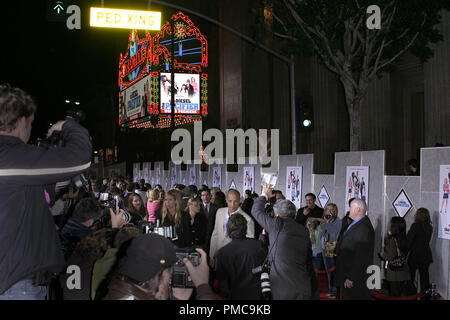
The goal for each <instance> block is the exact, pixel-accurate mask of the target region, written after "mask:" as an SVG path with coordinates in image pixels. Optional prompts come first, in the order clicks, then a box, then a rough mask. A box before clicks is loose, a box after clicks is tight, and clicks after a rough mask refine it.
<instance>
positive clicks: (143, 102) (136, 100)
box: [119, 76, 149, 123]
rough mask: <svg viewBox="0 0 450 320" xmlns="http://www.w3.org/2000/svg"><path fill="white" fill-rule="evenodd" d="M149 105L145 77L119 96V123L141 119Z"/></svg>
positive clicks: (147, 81)
mask: <svg viewBox="0 0 450 320" xmlns="http://www.w3.org/2000/svg"><path fill="white" fill-rule="evenodd" d="M148 103H149V77H148V76H146V77H144V78H142V79H141V80H139V81H138V82H136V83H135V84H133V85H132V86H131V87H129V88H127V89H125V90H123V91H122V92H121V93H120V96H119V107H120V116H121V119H120V120H121V123H124V122H127V121H130V120H133V119H137V118H140V117H143V116H145V115H146V114H147V108H148Z"/></svg>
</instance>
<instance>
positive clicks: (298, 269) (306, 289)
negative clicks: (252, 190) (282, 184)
mask: <svg viewBox="0 0 450 320" xmlns="http://www.w3.org/2000/svg"><path fill="white" fill-rule="evenodd" d="M271 197H272V189H271V188H270V187H268V186H267V185H266V186H264V188H263V191H262V196H261V197H259V198H257V199H256V200H255V203H254V204H253V207H252V216H253V217H254V218H255V219H256V221H257V222H258V223H259V224H260V225H261V226H262V227H263V228H264V229H265V230H266V231H267V232H268V234H269V243H270V247H269V254H268V261H269V262H270V263H271V268H270V275H269V278H270V282H271V286H272V296H273V299H274V300H309V299H318V298H319V295H318V287H317V278H316V275H315V273H314V269H313V265H312V249H311V241H310V240H309V232H308V230H306V228H305V227H304V226H302V225H300V224H298V223H297V222H295V220H294V217H295V211H296V208H295V205H294V204H293V203H292V202H290V201H289V200H277V202H276V203H275V204H274V206H273V212H274V216H272V215H269V214H268V213H267V212H266V210H265V207H266V202H267V200H268V199H269V198H271Z"/></svg>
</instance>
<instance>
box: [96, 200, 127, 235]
mask: <svg viewBox="0 0 450 320" xmlns="http://www.w3.org/2000/svg"><path fill="white" fill-rule="evenodd" d="M99 201H100V203H101V204H102V205H103V206H105V207H106V208H107V210H105V211H104V212H103V215H102V216H101V217H100V218H99V219H97V220H96V221H95V222H94V224H95V225H96V226H97V228H99V229H100V228H105V227H110V226H111V215H110V214H109V209H110V208H111V209H112V210H113V211H114V213H115V214H119V212H120V208H119V196H113V195H112V194H110V193H100V197H99ZM122 211H123V212H122V216H123V220H124V221H125V222H126V223H128V222H130V221H131V214H130V213H129V212H127V211H126V210H122Z"/></svg>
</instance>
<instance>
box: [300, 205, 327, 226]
mask: <svg viewBox="0 0 450 320" xmlns="http://www.w3.org/2000/svg"><path fill="white" fill-rule="evenodd" d="M305 208H306V207H303V208H300V209H298V211H297V215H296V216H295V221H297V223H300V224H301V225H302V226H305V225H306V220H308V218H322V215H323V209H322V208H320V207H318V206H314V209H312V210H311V211H310V212H309V214H308V215H306V216H305V215H304V214H303V210H305Z"/></svg>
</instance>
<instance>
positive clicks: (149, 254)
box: [119, 233, 177, 282]
mask: <svg viewBox="0 0 450 320" xmlns="http://www.w3.org/2000/svg"><path fill="white" fill-rule="evenodd" d="M176 261H177V256H176V253H175V248H174V245H173V244H172V242H170V240H168V239H166V238H164V237H162V236H160V235H158V234H155V233H148V234H143V235H139V236H137V237H136V238H134V239H133V240H132V241H131V243H130V246H129V247H128V249H127V255H126V257H125V258H124V262H123V263H122V265H121V266H120V267H119V273H120V274H123V275H125V276H128V277H130V278H132V279H134V280H136V281H138V282H145V281H147V280H150V279H151V278H153V277H154V276H156V275H157V274H158V273H159V272H161V271H162V270H164V269H166V268H169V267H171V266H172V265H174V264H175V262H176Z"/></svg>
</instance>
